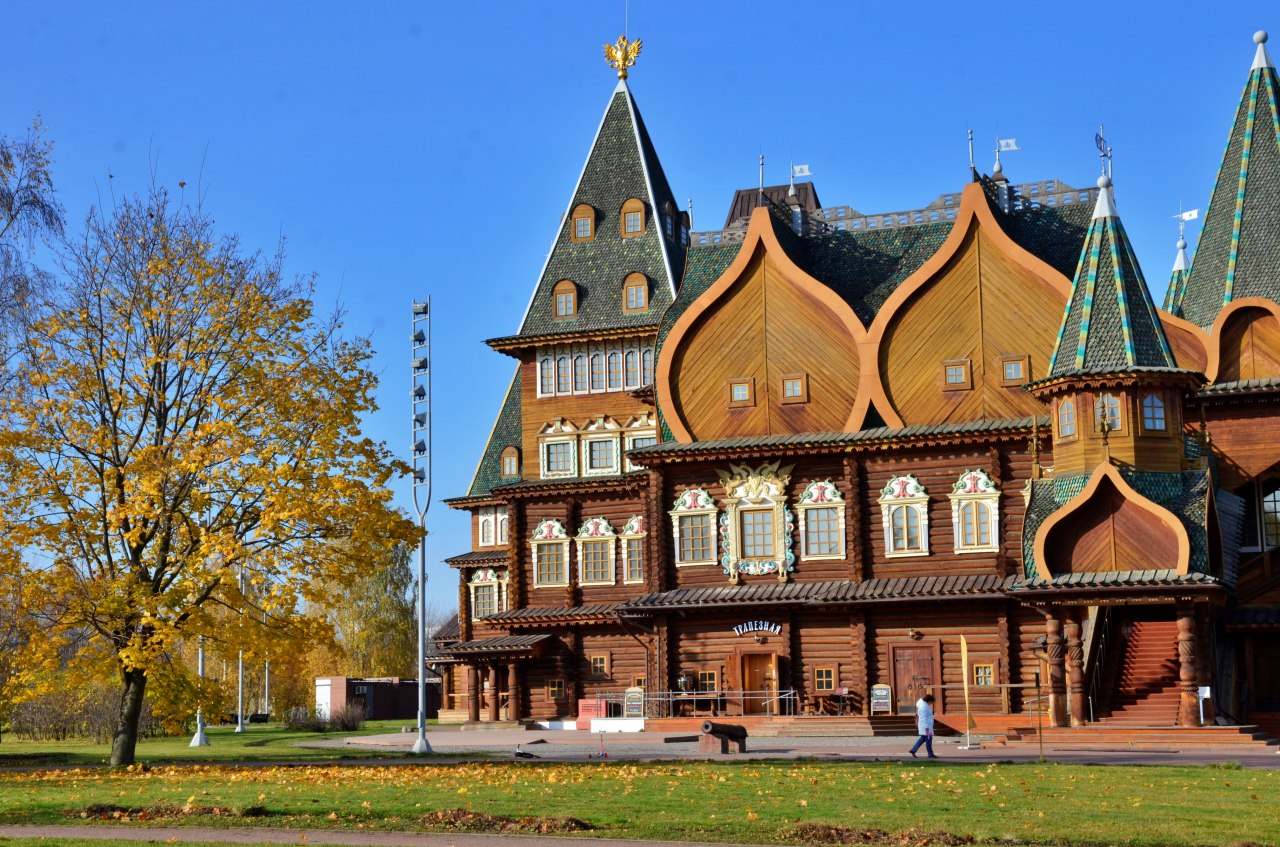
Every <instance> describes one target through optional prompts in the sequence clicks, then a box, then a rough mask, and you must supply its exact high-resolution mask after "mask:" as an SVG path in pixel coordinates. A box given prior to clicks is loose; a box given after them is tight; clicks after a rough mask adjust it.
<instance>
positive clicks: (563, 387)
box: [556, 356, 573, 394]
mask: <svg viewBox="0 0 1280 847" xmlns="http://www.w3.org/2000/svg"><path fill="white" fill-rule="evenodd" d="M572 390H573V379H572V376H571V374H570V372H569V357H568V356H561V357H560V358H559V359H557V360H556V391H557V392H558V393H560V394H568V393H569V392H570V391H572Z"/></svg>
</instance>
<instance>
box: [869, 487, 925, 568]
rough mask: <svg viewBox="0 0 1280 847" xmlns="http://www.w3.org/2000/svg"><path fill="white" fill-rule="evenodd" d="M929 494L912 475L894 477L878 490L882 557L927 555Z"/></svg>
mask: <svg viewBox="0 0 1280 847" xmlns="http://www.w3.org/2000/svg"><path fill="white" fill-rule="evenodd" d="M928 510H929V493H928V492H927V491H925V488H924V486H923V485H921V484H920V480H918V479H916V478H915V477H914V476H912V475H911V474H907V475H905V476H899V477H894V478H893V479H891V480H889V484H888V485H886V486H885V487H884V488H883V489H882V490H881V491H880V515H881V518H882V519H883V521H884V538H885V554H886V555H888V556H926V555H928V554H929V511H928Z"/></svg>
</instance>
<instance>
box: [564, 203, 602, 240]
mask: <svg viewBox="0 0 1280 847" xmlns="http://www.w3.org/2000/svg"><path fill="white" fill-rule="evenodd" d="M572 226H573V228H572V229H571V230H569V240H570V241H591V240H593V239H594V238H595V237H596V210H595V208H594V207H593V206H590V205H588V204H587V203H579V204H578V205H577V206H574V207H573V224H572Z"/></svg>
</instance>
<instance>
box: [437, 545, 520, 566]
mask: <svg viewBox="0 0 1280 847" xmlns="http://www.w3.org/2000/svg"><path fill="white" fill-rule="evenodd" d="M444 562H445V564H446V565H448V566H449V567H451V568H478V567H484V566H485V565H488V566H489V567H494V566H499V565H509V564H510V563H511V560H510V556H509V555H508V552H507V550H506V548H503V549H501V550H476V551H473V552H471V553H462V554H459V555H457V556H450V557H449V558H447V559H445V560H444Z"/></svg>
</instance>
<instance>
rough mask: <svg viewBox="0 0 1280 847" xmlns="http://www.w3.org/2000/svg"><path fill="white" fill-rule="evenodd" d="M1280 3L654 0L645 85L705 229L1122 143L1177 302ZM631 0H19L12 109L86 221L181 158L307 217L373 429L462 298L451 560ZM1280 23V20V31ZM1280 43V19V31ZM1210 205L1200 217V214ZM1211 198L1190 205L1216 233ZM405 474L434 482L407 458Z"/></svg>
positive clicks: (663, 143) (208, 190)
mask: <svg viewBox="0 0 1280 847" xmlns="http://www.w3.org/2000/svg"><path fill="white" fill-rule="evenodd" d="M1260 8H1261V4H1235V3H1217V4H1212V5H1210V4H1206V3H1203V2H1197V3H1189V2H1188V3H1182V2H1162V3H1158V4H1157V3H1136V2H1135V3H1113V4H1106V5H1103V6H1098V5H1091V4H1081V3H1039V2H1037V3H1025V2H1023V3H968V4H965V3H956V2H936V3H932V2H931V3H924V2H921V3H870V2H845V3H810V4H792V3H781V2H771V3H763V2H735V3H730V2H697V3H681V4H677V3H665V2H664V3H658V2H646V1H645V0H632V2H631V4H630V11H629V30H630V33H631V35H632V37H639V38H642V39H643V40H644V50H643V52H642V54H641V56H640V60H639V63H638V65H637V67H636V68H635V69H634V70H633V73H632V78H631V84H632V91H633V93H634V94H635V96H636V99H637V102H638V104H639V106H640V108H641V110H642V112H643V114H644V117H645V121H646V123H647V124H648V127H649V130H650V133H651V135H652V137H653V139H654V143H655V145H656V146H657V149H658V153H659V156H660V157H661V159H662V161H663V165H664V168H665V170H666V172H667V176H668V178H669V180H670V182H671V185H672V188H673V190H674V191H675V193H676V196H677V197H679V198H681V199H682V200H683V198H688V197H692V198H693V201H694V210H693V212H694V228H695V229H717V228H719V227H720V226H721V225H722V223H723V219H724V215H725V212H726V210H727V207H728V203H729V200H730V197H731V196H732V192H733V191H734V189H736V188H741V187H747V186H751V185H754V184H755V182H756V179H757V157H758V156H759V155H760V154H761V153H763V154H764V155H765V157H766V179H767V180H768V181H769V182H771V183H777V182H782V181H784V180H785V178H786V172H787V171H786V169H787V163H788V160H789V159H794V161H796V162H805V163H809V164H810V165H811V166H812V168H813V173H814V182H815V185H816V186H817V189H818V192H819V196H820V197H821V198H822V200H823V202H824V203H825V204H827V205H850V206H853V207H854V208H856V209H859V210H860V211H862V212H864V213H870V212H880V211H897V210H905V209H914V208H919V207H922V206H925V205H927V204H928V203H929V202H931V201H932V200H934V199H935V198H936V197H937V196H938V195H939V194H942V193H944V192H951V191H956V190H958V189H959V188H961V187H962V185H963V183H964V180H965V177H966V167H967V152H966V145H965V131H966V129H967V128H969V127H972V128H973V130H974V132H975V135H976V137H977V139H978V144H977V146H978V150H979V152H978V163H979V166H980V167H981V168H982V169H984V170H988V171H989V170H990V167H991V160H992V158H993V156H992V154H991V153H990V152H989V151H990V150H991V149H993V147H994V140H995V137H996V135H997V132H998V133H999V134H1000V135H1002V136H1005V137H1016V138H1017V139H1018V143H1019V145H1020V146H1021V147H1022V148H1023V150H1022V151H1021V152H1017V153H1012V154H1009V155H1008V156H1006V157H1005V159H1004V162H1005V173H1006V174H1007V175H1008V176H1009V177H1010V179H1012V180H1013V181H1014V182H1026V181H1033V180H1041V179H1060V180H1064V181H1066V182H1068V183H1071V184H1073V185H1076V186H1080V187H1087V186H1090V185H1092V184H1093V181H1094V180H1095V179H1096V177H1097V174H1098V159H1097V155H1096V150H1095V149H1094V142H1093V134H1094V132H1095V130H1096V128H1097V125H1098V123H1099V122H1105V123H1106V129H1107V137H1108V139H1109V140H1110V142H1111V144H1112V146H1113V147H1114V148H1115V181H1116V196H1117V204H1118V206H1119V209H1120V214H1121V216H1122V218H1123V220H1124V222H1125V226H1126V228H1127V229H1128V231H1129V235H1130V238H1131V239H1132V241H1133V243H1134V246H1135V249H1136V250H1137V253H1138V256H1139V259H1140V260H1141V262H1142V265H1143V268H1144V270H1145V272H1146V275H1147V278H1148V281H1149V282H1150V283H1151V285H1152V288H1153V289H1155V292H1156V297H1157V301H1159V299H1160V298H1161V297H1162V296H1163V291H1164V283H1165V281H1166V279H1167V277H1168V271H1169V267H1170V265H1171V263H1172V261H1173V255H1174V250H1173V244H1174V241H1175V240H1176V239H1177V226H1176V224H1175V223H1174V222H1173V221H1172V220H1170V216H1172V215H1174V214H1175V213H1176V212H1177V211H1178V207H1179V203H1180V202H1181V203H1182V204H1183V205H1184V206H1185V207H1186V208H1194V207H1197V206H1199V207H1203V206H1204V205H1205V204H1206V203H1207V200H1208V196H1209V192H1210V190H1211V189H1212V187H1213V180H1214V178H1215V175H1216V172H1217V168H1218V164H1219V162H1220V160H1221V157H1222V151H1223V147H1224V145H1225V143H1226V140H1227V133H1228V130H1229V128H1230V122H1231V119H1232V116H1233V114H1234V109H1235V107H1236V104H1237V103H1238V100H1239V96H1240V91H1241V89H1242V87H1243V86H1244V83H1245V81H1246V78H1247V76H1248V70H1249V66H1250V64H1251V62H1252V59H1253V53H1254V44H1253V41H1252V35H1253V33H1254V31H1255V30H1258V29H1272V30H1280V16H1277V15H1275V14H1274V13H1273V14H1272V15H1271V17H1270V19H1268V18H1267V15H1266V14H1265V13H1263V12H1260V11H1258V9H1260ZM624 21H625V12H624V3H623V0H591V1H590V2H585V1H584V0H559V2H555V3H493V2H491V3H484V4H479V3H476V4H470V3H431V4H427V3H399V4H391V3H341V4H339V3H327V2H309V3H302V2H276V3H237V2H218V3H212V2H191V3H147V2H129V3H90V2H80V3H51V4H34V3H27V4H21V5H19V6H17V7H15V8H12V9H10V10H9V11H8V13H7V15H6V25H5V29H6V32H7V35H8V37H7V38H6V48H5V68H6V70H5V86H4V88H5V96H4V97H3V98H2V99H0V132H4V133H6V134H10V135H16V134H21V133H22V132H23V131H24V128H25V126H26V125H27V124H29V122H30V121H31V119H32V117H33V116H34V115H35V114H36V113H40V114H42V115H43V117H44V120H45V122H46V123H47V125H48V127H49V131H50V134H51V135H52V137H53V138H54V140H55V141H56V144H57V146H56V162H55V178H56V180H57V186H58V189H59V194H60V198H61V200H62V202H63V204H64V205H65V206H66V209H67V213H68V219H69V222H70V224H71V225H72V227H75V226H77V225H78V221H79V219H81V218H82V217H83V215H84V213H85V212H86V211H87V210H88V208H89V207H90V206H91V205H93V204H99V203H109V202H110V197H111V192H113V191H114V192H115V194H116V195H117V196H121V195H125V194H130V193H134V192H139V191H142V190H144V189H145V188H146V186H147V184H148V182H149V181H150V178H151V174H152V173H153V172H154V174H155V178H156V180H157V182H159V183H161V184H163V185H166V186H169V187H171V188H174V189H175V190H176V186H177V184H178V182H179V181H186V182H187V183H188V189H187V190H188V191H189V192H190V191H191V190H193V188H194V186H195V185H196V184H197V183H199V184H201V185H202V186H203V190H204V196H205V206H206V208H207V209H209V210H210V211H211V213H212V214H213V215H214V217H215V218H216V220H217V222H218V224H219V226H220V227H221V228H223V229H224V230H226V231H234V232H238V233H240V235H241V237H242V239H243V242H244V243H245V244H246V245H250V246H254V247H262V248H264V249H270V248H272V247H273V246H274V244H275V243H276V240H277V239H278V238H279V237H280V236H282V235H283V236H284V237H286V238H287V239H288V254H289V260H288V267H289V268H290V270H292V271H294V272H297V273H310V272H315V273H316V274H318V277H319V286H320V287H319V299H320V301H321V304H322V306H327V305H330V304H332V303H334V302H336V301H339V300H340V301H341V302H342V303H343V304H344V305H345V306H346V307H347V309H348V312H349V317H348V323H347V326H348V331H349V332H350V333H352V334H359V335H370V336H371V337H372V339H373V342H374V345H375V347H376V348H377V350H378V358H377V360H376V362H375V367H376V369H377V370H378V371H379V372H380V374H381V376H382V380H383V382H382V386H381V390H380V404H381V409H380V411H379V412H378V413H376V414H375V415H374V416H372V417H371V418H370V420H369V422H368V429H369V432H370V434H371V435H373V436H374V437H376V438H380V439H384V440H386V441H388V443H390V444H391V445H393V446H395V447H400V446H401V445H404V446H405V447H407V444H408V441H409V431H408V422H409V413H410V404H409V391H408V384H409V365H408V359H409V348H408V335H409V304H410V302H411V301H412V300H413V299H414V298H415V297H421V296H423V295H425V294H430V295H431V296H432V298H433V303H434V311H435V325H434V330H435V337H434V341H435V344H434V347H435V355H434V359H433V364H434V393H435V445H436V467H435V483H436V485H435V503H434V505H433V506H432V509H431V513H430V516H429V518H428V528H429V529H430V530H431V532H432V533H433V534H432V537H431V538H430V540H429V545H428V555H429V562H430V563H431V566H430V584H429V590H430V593H431V595H432V596H433V598H434V599H435V600H436V601H437V602H438V603H439V604H440V605H441V606H450V605H452V603H453V602H455V601H454V598H455V597H456V577H455V575H454V574H453V573H452V572H451V571H449V569H448V568H447V567H445V566H444V565H443V564H441V563H440V560H441V559H443V558H444V557H445V556H449V555H454V554H457V553H460V552H464V551H465V550H466V549H467V547H468V545H469V535H468V525H467V521H466V518H465V516H464V515H463V514H461V513H457V512H453V511H451V510H449V509H447V508H445V507H444V506H443V505H442V504H441V503H440V502H439V501H440V499H441V498H443V497H450V496H457V495H460V494H464V493H465V492H466V489H467V486H468V485H469V483H470V478H471V474H472V471H473V470H474V467H475V462H476V459H477V457H478V456H479V453H480V450H481V449H482V447H483V443H484V440H485V437H486V435H487V434H488V431H489V428H490V426H491V425H492V420H493V416H494V414H495V413H496V411H497V407H498V404H499V403H500V401H501V397H502V393H503V391H504V389H505V387H506V384H507V381H508V380H509V379H510V376H511V373H512V371H513V368H514V362H513V360H511V359H509V358H507V357H505V356H501V355H499V354H497V353H494V352H492V351H490V350H489V349H488V348H487V347H486V346H484V344H483V343H482V342H483V340H484V339H486V338H492V337H495V336H501V335H507V334H510V333H513V332H515V331H516V330H517V329H518V326H519V321H520V319H521V316H522V315H523V312H524V308H525V305H526V303H527V301H528V297H529V293H530V291H531V290H532V286H533V285H534V284H535V282H536V277H537V273H538V271H539V269H540V268H541V266H542V260H543V257H544V255H545V253H546V250H547V249H548V246H549V245H550V243H551V239H552V236H553V234H554V232H555V229H556V226H557V224H558V221H559V218H560V215H561V214H562V213H563V212H564V210H565V204H566V202H567V201H568V198H569V193H570V191H571V190H572V188H573V183H574V180H575V179H576V177H577V175H578V171H579V169H580V168H581V166H582V162H583V159H584V157H585V156H586V153H587V147H588V145H589V143H590V141H591V138H592V134H593V133H594V132H595V128H596V126H597V124H598V122H599V120H600V114H601V112H602V110H603V109H604V107H605V104H606V102H607V100H608V98H609V95H610V92H611V91H612V89H613V86H614V83H615V81H616V80H615V78H614V76H613V72H612V71H611V70H610V69H609V68H607V67H606V66H605V63H604V60H603V58H602V55H601V45H602V44H603V43H604V42H606V41H612V40H614V39H615V38H616V37H617V36H618V34H619V33H620V32H621V31H622V29H623V27H624V26H625V25H627V24H626V23H625V22H624ZM1277 36H1278V37H1280V32H1278V33H1277ZM1272 46H1273V47H1274V48H1275V49H1273V51H1272V52H1273V54H1277V55H1280V53H1277V51H1278V50H1280V43H1278V42H1272ZM1197 223H1198V222H1197ZM1196 235H1198V228H1197V226H1196V224H1193V225H1192V226H1191V228H1190V229H1189V230H1188V240H1189V241H1190V242H1191V243H1192V245H1194V244H1195V237H1196ZM399 494H400V496H399V502H400V503H401V505H403V506H404V507H405V508H406V509H411V501H410V499H409V496H408V487H407V485H402V486H401V487H400V489H399Z"/></svg>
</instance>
